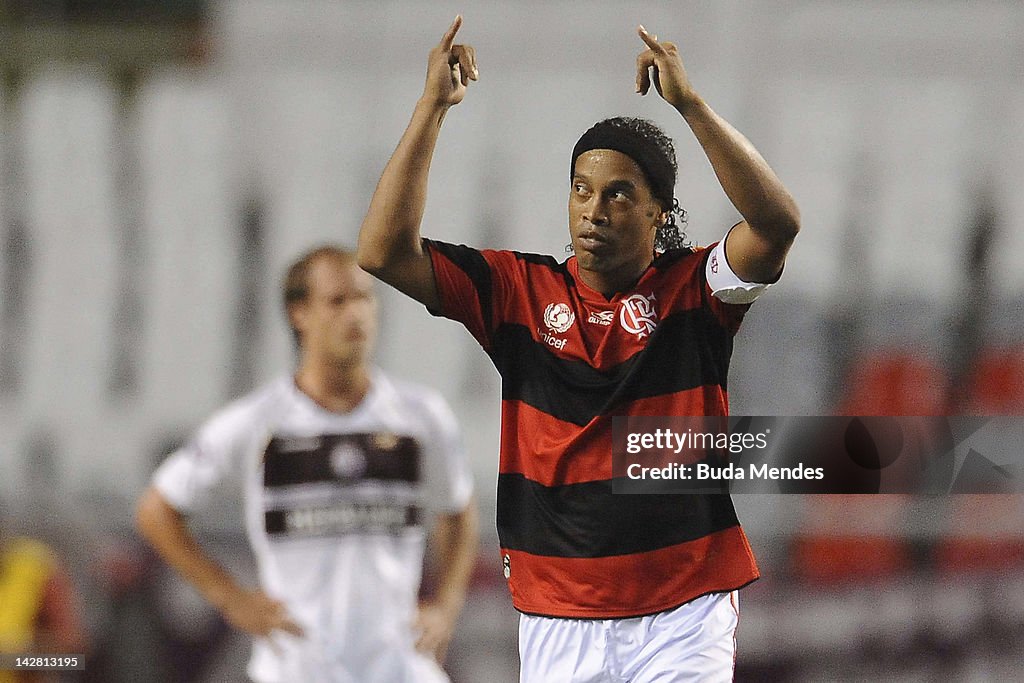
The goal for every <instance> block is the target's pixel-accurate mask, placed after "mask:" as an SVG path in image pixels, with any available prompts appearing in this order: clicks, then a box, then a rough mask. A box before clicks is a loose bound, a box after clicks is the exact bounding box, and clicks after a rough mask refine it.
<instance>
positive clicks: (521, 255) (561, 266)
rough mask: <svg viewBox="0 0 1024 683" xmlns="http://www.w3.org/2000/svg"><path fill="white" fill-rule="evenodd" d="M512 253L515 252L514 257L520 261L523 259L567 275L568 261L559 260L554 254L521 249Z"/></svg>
mask: <svg viewBox="0 0 1024 683" xmlns="http://www.w3.org/2000/svg"><path fill="white" fill-rule="evenodd" d="M512 253H513V254H515V257H516V258H517V259H519V260H520V261H525V262H526V263H529V264H532V265H535V266H541V267H543V268H547V269H548V270H553V271H555V272H556V273H560V274H562V275H569V265H568V263H566V262H565V261H561V262H559V261H557V260H556V259H555V257H554V256H548V255H546V254H529V253H526V252H522V251H513V252H512ZM569 278H570V279H572V276H571V275H570V276H569Z"/></svg>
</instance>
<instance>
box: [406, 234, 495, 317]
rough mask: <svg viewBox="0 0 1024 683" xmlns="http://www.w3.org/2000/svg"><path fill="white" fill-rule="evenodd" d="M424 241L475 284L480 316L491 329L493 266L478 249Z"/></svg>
mask: <svg viewBox="0 0 1024 683" xmlns="http://www.w3.org/2000/svg"><path fill="white" fill-rule="evenodd" d="M423 241H424V242H425V243H426V244H427V245H428V246H429V247H430V248H431V249H434V250H436V251H437V252H438V253H439V254H441V255H442V256H444V257H445V258H446V259H448V260H449V261H451V262H452V263H454V264H455V265H456V266H458V267H459V270H461V271H462V272H464V273H465V274H466V275H467V277H469V279H470V280H472V282H473V286H474V287H475V288H476V295H477V299H478V300H479V301H480V315H481V316H483V323H484V327H485V328H487V329H489V328H490V327H491V325H493V324H494V317H493V316H492V314H491V306H492V303H493V299H494V296H493V291H492V290H493V284H492V283H491V266H490V264H488V263H487V259H485V258H484V256H483V254H481V253H480V252H479V251H477V250H476V249H473V248H472V247H467V246H465V245H464V244H449V243H448V242H436V241H434V240H429V239H426V238H424V239H423Z"/></svg>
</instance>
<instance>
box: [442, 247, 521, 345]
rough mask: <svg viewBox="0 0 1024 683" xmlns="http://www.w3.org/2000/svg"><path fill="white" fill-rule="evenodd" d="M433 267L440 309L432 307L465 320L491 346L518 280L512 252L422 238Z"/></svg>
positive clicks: (478, 336)
mask: <svg viewBox="0 0 1024 683" xmlns="http://www.w3.org/2000/svg"><path fill="white" fill-rule="evenodd" d="M423 245H424V248H426V249H427V251H428V253H429V254H430V259H431V264H432V266H433V269H434V282H435V283H436V285H437V291H438V296H439V297H440V299H441V310H440V311H430V312H431V313H433V314H434V315H440V316H443V317H445V318H449V319H451V320H454V321H456V322H459V323H462V324H463V325H464V326H465V327H466V329H467V330H469V332H470V334H472V335H473V337H474V338H475V339H476V340H477V342H479V343H480V345H481V346H483V347H484V349H485V350H490V349H491V341H492V337H493V334H494V330H495V329H496V328H497V326H498V325H499V324H500V323H501V321H502V320H503V319H504V316H505V311H506V308H507V306H506V304H507V302H508V299H509V292H510V291H511V290H512V289H514V287H515V283H514V279H515V272H516V271H515V265H514V264H515V261H516V258H515V255H514V253H513V252H506V251H497V250H491V249H488V250H483V251H481V250H478V249H473V248H472V247H467V246H465V245H461V244H458V245H456V244H448V243H447V242H439V241H436V240H428V239H424V240H423Z"/></svg>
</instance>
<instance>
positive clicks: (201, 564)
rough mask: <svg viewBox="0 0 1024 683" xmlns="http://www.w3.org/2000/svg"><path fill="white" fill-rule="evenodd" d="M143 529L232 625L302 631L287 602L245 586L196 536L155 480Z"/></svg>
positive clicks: (261, 632)
mask: <svg viewBox="0 0 1024 683" xmlns="http://www.w3.org/2000/svg"><path fill="white" fill-rule="evenodd" d="M135 520H136V525H137V526H138V529H139V532H140V533H141V534H142V536H143V537H144V538H145V539H146V540H147V541H148V542H149V544H150V545H152V546H153V548H154V549H155V550H156V551H157V553H158V554H159V555H160V556H161V557H162V558H163V559H164V560H165V561H166V562H167V563H168V564H169V565H171V566H172V567H173V568H174V569H175V570H177V572H178V573H179V574H181V576H182V577H184V578H185V580H187V581H188V582H189V583H191V584H192V585H193V586H195V587H196V589H197V590H198V591H199V592H200V594H202V596H203V597H204V598H206V599H207V600H208V601H209V602H210V603H211V604H212V605H213V606H214V607H216V608H217V609H218V610H219V611H220V612H221V614H223V615H224V618H225V619H226V620H227V621H228V623H230V624H231V625H232V626H234V627H236V628H239V629H241V630H243V631H246V632H248V633H251V634H253V635H258V636H266V635H268V634H269V633H270V632H271V631H273V630H275V629H280V630H282V631H287V632H288V633H292V634H294V635H300V636H301V635H302V629H301V628H300V627H299V625H298V624H296V623H295V622H293V621H292V620H291V619H290V618H289V617H288V615H287V612H286V610H285V607H284V605H283V604H281V603H280V602H278V601H276V600H273V599H272V598H270V597H269V596H267V595H266V594H264V593H263V592H262V591H258V590H256V591H254V590H249V589H247V588H244V587H242V586H240V585H239V584H238V583H237V582H236V581H235V579H234V577H232V576H231V574H229V573H228V572H227V570H225V569H224V568H223V567H222V566H221V565H219V564H218V563H217V562H215V561H214V560H213V558H211V557H210V556H209V555H208V554H207V553H206V551H204V550H203V548H202V547H201V546H200V545H199V543H197V542H196V539H195V537H194V536H193V535H192V532H191V531H189V529H188V524H187V523H186V521H185V519H184V517H183V516H182V514H181V513H180V512H178V511H177V510H176V509H175V508H174V507H172V506H171V505H170V504H169V503H168V502H167V501H166V500H165V499H164V497H163V496H162V495H160V492H159V491H157V490H156V489H155V488H153V487H152V486H150V487H149V488H148V489H146V491H145V492H144V493H143V494H142V497H141V498H139V502H138V505H137V507H136V512H135Z"/></svg>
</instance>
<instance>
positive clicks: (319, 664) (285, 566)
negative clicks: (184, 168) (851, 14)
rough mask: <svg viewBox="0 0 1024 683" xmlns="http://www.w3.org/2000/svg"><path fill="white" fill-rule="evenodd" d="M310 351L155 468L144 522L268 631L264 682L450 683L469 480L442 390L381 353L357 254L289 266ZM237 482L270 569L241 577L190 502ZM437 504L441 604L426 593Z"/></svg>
mask: <svg viewBox="0 0 1024 683" xmlns="http://www.w3.org/2000/svg"><path fill="white" fill-rule="evenodd" d="M284 300H285V307H286V309H287V313H288V319H289V322H290V324H291V327H292V332H293V333H294V336H295V340H296V343H297V346H298V349H299V363H298V367H297V368H296V370H295V372H294V374H292V373H286V374H282V376H280V377H278V378H277V379H275V380H274V381H272V382H270V383H268V384H267V385H265V386H263V387H261V388H259V389H257V390H256V391H254V392H252V393H251V394H249V395H247V396H244V397H242V398H240V399H238V400H236V401H234V402H232V403H231V404H229V405H228V406H226V407H225V408H223V409H222V410H220V411H218V412H217V413H216V414H215V415H214V416H213V417H211V418H210V419H209V420H208V421H207V422H206V423H205V424H204V425H203V426H202V427H201V428H200V429H199V430H198V431H197V433H196V435H195V437H194V438H193V439H192V441H191V442H190V443H189V444H187V445H186V446H184V447H183V448H181V449H180V450H178V451H176V452H175V453H173V454H172V455H171V456H170V457H168V458H167V460H166V461H164V463H163V464H162V465H161V466H160V468H159V469H158V470H157V471H156V473H155V474H154V476H153V481H152V484H151V485H150V487H149V488H148V489H147V490H146V492H145V493H144V494H143V496H142V498H141V500H140V502H139V505H138V513H137V516H138V524H139V528H140V530H141V531H142V533H143V535H144V536H145V537H146V539H147V540H148V541H149V542H150V543H151V544H152V545H153V547H154V548H155V549H156V550H157V551H158V552H159V553H160V555H161V556H163V558H164V559H165V560H167V562H168V563H169V564H170V565H171V566H172V567H174V568H175V569H176V570H177V571H178V572H179V573H180V574H181V575H182V576H183V577H184V578H185V579H187V580H188V581H190V582H191V583H192V584H193V585H194V586H195V587H196V588H197V589H198V590H199V592H200V593H201V594H202V595H203V596H204V597H205V598H206V599H207V600H209V601H210V602H211V603H212V604H213V605H214V606H215V607H217V608H218V609H219V610H220V612H221V613H222V614H223V615H224V618H225V619H226V620H227V621H228V622H229V623H230V624H231V625H232V626H235V627H236V628H239V629H241V630H243V631H245V632H247V633H249V634H251V635H252V636H253V637H254V643H253V653H252V658H251V659H250V661H249V667H248V674H249V677H250V679H251V680H252V681H254V682H256V683H292V682H293V681H309V682H310V683H317V682H320V683H442V682H443V681H447V680H448V678H447V676H445V675H444V673H443V672H442V670H441V668H440V667H439V666H438V662H437V661H436V660H439V659H442V658H443V654H444V649H445V648H446V646H447V642H448V640H449V638H450V636H451V634H452V630H453V629H454V625H455V619H456V617H457V615H458V613H459V611H460V610H461V608H462V603H463V600H464V597H465V591H466V586H467V584H468V580H469V574H470V571H471V569H472V566H473V561H474V558H475V556H476V539H477V537H476V517H475V512H474V509H475V508H474V505H473V502H472V481H471V476H470V471H469V466H468V463H467V460H466V457H465V453H464V450H463V448H462V445H461V439H460V437H459V432H458V427H457V425H456V423H455V419H454V417H453V415H452V413H451V411H450V409H449V408H448V406H447V405H446V403H445V402H444V400H443V399H442V398H441V397H440V395H438V394H437V393H436V392H434V391H431V390H428V389H426V388H424V387H419V386H416V385H413V384H408V383H406V382H402V381H399V380H397V379H394V378H392V377H390V376H388V375H386V374H385V373H383V372H382V371H380V370H379V369H377V368H376V367H374V366H373V365H372V364H371V363H370V353H371V351H372V348H373V341H374V338H375V331H376V327H377V304H376V298H375V296H374V293H373V278H371V277H370V276H369V275H367V274H366V273H365V272H363V271H362V270H360V269H359V268H358V267H357V266H356V263H355V258H354V255H353V254H352V253H351V252H347V251H344V250H341V249H338V248H335V247H330V246H328V247H322V248H319V249H315V250H313V251H311V252H309V253H308V254H306V255H305V256H303V257H302V258H301V259H299V260H298V261H296V262H295V264H294V265H293V266H292V267H291V269H290V270H289V273H288V276H287V277H286V279H285V287H284ZM226 486H234V487H238V488H240V490H241V493H242V500H243V505H244V518H245V523H246V531H247V533H248V537H249V542H250V545H251V547H252V550H253V554H254V555H255V558H256V562H257V567H258V570H259V580H260V585H259V588H257V589H251V588H249V587H246V586H243V585H241V584H240V583H239V582H238V580H237V579H236V578H235V577H234V576H232V575H231V574H230V573H229V572H228V571H227V570H226V569H225V568H223V567H222V566H221V565H220V564H218V563H217V562H216V561H215V560H214V559H213V558H212V557H210V556H209V555H208V554H207V553H206V552H205V551H204V550H203V548H202V547H201V546H200V545H199V544H198V543H197V541H196V540H195V538H194V537H193V535H192V534H191V532H190V531H189V529H188V526H187V523H186V518H185V515H186V514H187V513H189V512H191V511H194V510H196V509H198V508H199V507H200V506H201V505H203V504H204V503H205V502H207V501H208V500H209V499H210V498H211V496H213V495H215V494H216V493H218V492H222V491H224V490H225V487H226ZM432 517H436V519H437V523H436V535H435V539H436V543H435V544H434V547H435V549H436V551H437V552H438V557H439V559H438V561H437V562H436V564H437V565H438V567H439V576H438V581H437V583H438V588H437V591H436V599H434V600H432V601H431V602H429V603H427V604H423V605H420V606H419V610H417V590H418V588H419V583H420V572H421V569H422V566H423V553H424V541H425V531H426V528H427V526H428V523H429V521H430V519H431V518H432Z"/></svg>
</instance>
